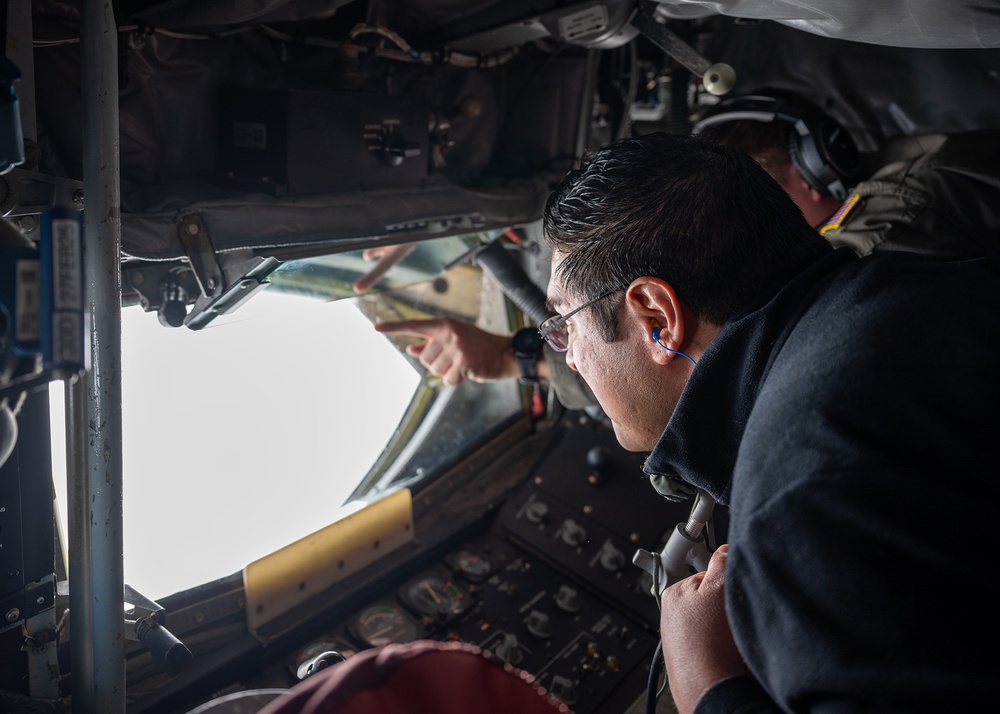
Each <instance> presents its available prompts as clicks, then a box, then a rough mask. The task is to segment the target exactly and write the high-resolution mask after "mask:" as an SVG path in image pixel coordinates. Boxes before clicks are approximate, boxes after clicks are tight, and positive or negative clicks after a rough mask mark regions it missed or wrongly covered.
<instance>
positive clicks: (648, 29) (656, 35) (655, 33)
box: [632, 12, 736, 96]
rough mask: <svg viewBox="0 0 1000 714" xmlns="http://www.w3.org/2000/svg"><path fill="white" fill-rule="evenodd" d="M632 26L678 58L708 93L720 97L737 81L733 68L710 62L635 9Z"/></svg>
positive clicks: (724, 64) (722, 63) (721, 63)
mask: <svg viewBox="0 0 1000 714" xmlns="http://www.w3.org/2000/svg"><path fill="white" fill-rule="evenodd" d="M632 25H633V26H634V27H635V28H636V29H638V30H639V32H641V33H642V34H644V35H645V36H646V37H647V38H648V39H649V41H650V42H652V43H653V44H654V45H656V46H657V47H659V48H660V49H661V50H663V51H664V52H666V53H667V54H668V55H670V56H671V57H673V58H674V59H675V60H677V61H678V62H679V63H680V64H681V65H683V66H684V67H685V68H687V69H688V70H689V71H690V72H691V73H692V74H694V76H695V77H698V78H699V79H700V80H701V86H703V87H704V88H705V91H707V92H708V93H709V94H714V95H716V96H721V95H723V94H726V93H727V92H728V91H729V90H730V89H732V88H733V85H734V84H736V70H734V69H733V68H732V66H730V65H728V64H726V63H725V62H716V63H715V64H713V63H711V62H709V61H708V60H707V59H705V57H703V56H702V55H701V54H700V53H699V52H698V51H697V50H696V49H695V48H694V47H692V46H691V45H689V44H688V43H687V42H685V41H684V40H682V39H681V38H680V37H678V36H677V35H675V34H674V33H673V32H671V31H670V30H668V29H667V28H666V27H664V26H663V25H661V24H660V23H659V22H657V21H656V20H654V19H653V18H652V17H650V16H648V15H646V14H644V13H642V12H637V13H635V15H634V16H633V17H632Z"/></svg>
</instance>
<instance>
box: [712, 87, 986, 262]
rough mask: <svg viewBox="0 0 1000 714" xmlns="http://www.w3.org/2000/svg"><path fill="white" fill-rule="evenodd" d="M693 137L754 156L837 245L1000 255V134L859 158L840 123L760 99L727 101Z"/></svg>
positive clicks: (934, 136) (913, 140) (973, 134)
mask: <svg viewBox="0 0 1000 714" xmlns="http://www.w3.org/2000/svg"><path fill="white" fill-rule="evenodd" d="M693 133H694V134H699V135H701V136H702V137H704V138H708V139H712V140H714V141H716V142H718V143H720V144H726V145H729V146H733V147H736V148H738V149H741V150H743V151H745V152H746V153H748V154H750V156H752V157H753V158H754V159H756V160H757V162H758V163H760V164H761V165H762V166H763V167H764V168H765V169H766V170H767V172H768V173H769V174H770V175H771V176H772V178H774V179H775V180H776V181H777V182H778V183H779V184H781V186H782V188H784V189H785V191H787V192H788V194H789V195H790V196H791V197H792V200H793V201H795V203H796V205H797V206H798V207H799V209H800V210H801V211H802V213H803V215H804V216H805V217H806V220H807V221H808V222H809V223H810V224H811V225H813V226H814V227H815V228H816V229H817V230H818V231H819V232H820V234H821V235H823V237H824V238H826V239H827V241H829V242H830V243H831V244H833V245H834V246H835V247H840V246H848V247H850V248H852V249H854V251H855V252H856V253H858V254H860V255H867V254H868V253H872V252H874V251H878V250H905V251H910V252H914V253H922V254H925V255H929V256H931V257H935V258H941V259H946V260H958V259H964V258H977V257H983V256H996V255H998V254H1000V131H997V130H993V129H986V130H977V131H966V132H960V133H951V134H948V133H931V134H918V135H912V136H910V135H906V136H903V135H901V136H894V137H891V138H889V139H888V140H887V141H886V142H885V143H884V144H883V145H882V146H881V147H880V148H879V149H878V150H877V151H875V152H873V153H871V154H861V153H860V152H859V151H858V148H857V145H856V143H855V141H854V139H853V138H852V137H851V134H850V133H849V132H848V131H847V130H846V129H845V128H844V127H843V126H842V125H841V124H840V123H839V122H837V121H836V120H835V119H834V118H832V117H830V116H828V115H826V114H824V113H823V112H821V111H819V110H818V109H817V108H815V107H813V106H811V105H809V104H808V103H807V102H805V101H804V100H801V99H798V98H791V97H784V96H781V95H780V94H777V93H765V92H761V93H755V94H749V95H743V96H735V97H730V98H727V99H724V100H722V101H720V102H719V103H718V104H717V105H715V106H713V107H711V108H710V109H709V110H708V111H707V112H705V114H704V115H703V116H702V118H701V119H699V120H698V121H697V122H695V124H694V127H693Z"/></svg>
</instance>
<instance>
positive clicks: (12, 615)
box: [7, 607, 21, 622]
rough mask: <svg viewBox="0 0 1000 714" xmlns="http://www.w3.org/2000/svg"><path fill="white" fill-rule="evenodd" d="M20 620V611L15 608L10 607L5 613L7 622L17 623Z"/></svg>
mask: <svg viewBox="0 0 1000 714" xmlns="http://www.w3.org/2000/svg"><path fill="white" fill-rule="evenodd" d="M20 618H21V611H20V610H18V609H17V608H16V607H12V608H11V609H10V610H8V611H7V622H17V620H19V619H20Z"/></svg>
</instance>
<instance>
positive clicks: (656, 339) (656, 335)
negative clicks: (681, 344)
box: [649, 317, 698, 365]
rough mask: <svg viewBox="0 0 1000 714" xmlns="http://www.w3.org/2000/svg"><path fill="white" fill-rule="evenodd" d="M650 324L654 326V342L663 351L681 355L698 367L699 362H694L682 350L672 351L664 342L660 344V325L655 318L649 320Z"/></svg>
mask: <svg viewBox="0 0 1000 714" xmlns="http://www.w3.org/2000/svg"><path fill="white" fill-rule="evenodd" d="M649 324H650V325H652V326H653V335H652V336H653V342H655V343H656V344H658V345H659V346H660V347H662V348H663V349H665V350H666V351H667V352H673V353H674V354H675V355H680V356H681V357H684V358H685V359H687V360H690V362H691V364H693V365H697V364H698V363H697V362H695V361H694V359H692V358H691V356H690V355H686V354H684V353H683V352H681V351H680V350H672V349H670V348H669V347H667V346H666V345H665V344H663V343H662V342H660V323H658V322H657V321H656V318H653V317H651V318H649Z"/></svg>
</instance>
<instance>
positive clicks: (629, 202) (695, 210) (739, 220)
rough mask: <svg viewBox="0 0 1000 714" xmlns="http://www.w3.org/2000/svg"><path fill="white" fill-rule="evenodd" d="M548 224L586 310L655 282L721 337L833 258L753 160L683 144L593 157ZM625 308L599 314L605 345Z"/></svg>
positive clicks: (569, 183) (630, 146)
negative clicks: (800, 275)
mask: <svg viewBox="0 0 1000 714" xmlns="http://www.w3.org/2000/svg"><path fill="white" fill-rule="evenodd" d="M543 221H544V229H545V236H546V239H547V240H548V241H549V243H550V244H551V245H552V248H553V250H554V251H557V252H559V253H560V254H561V262H560V264H559V267H558V274H557V276H558V278H559V280H560V282H561V283H562V284H563V285H564V286H565V288H566V289H567V290H568V291H570V292H571V293H572V294H574V295H576V296H577V297H579V298H580V299H593V298H596V297H597V296H598V295H600V294H601V293H603V292H606V291H608V290H609V289H612V288H616V287H618V288H621V289H624V288H626V287H628V285H629V284H630V283H631V282H632V281H633V280H635V279H636V278H638V277H641V276H654V277H658V278H661V279H663V280H666V281H667V282H668V283H670V284H671V285H672V286H673V288H674V290H675V291H676V292H677V295H678V297H679V298H680V299H681V300H682V301H683V302H684V303H685V304H686V305H687V306H688V308H690V309H691V311H692V312H694V314H695V315H697V316H698V317H700V318H702V319H704V320H706V321H708V322H710V323H713V324H716V325H722V324H723V323H725V322H726V321H727V320H729V319H730V318H731V317H733V316H734V315H735V314H736V313H737V312H738V311H739V310H740V308H741V307H742V306H743V305H745V304H746V303H747V301H748V300H749V299H750V298H751V297H752V296H753V295H754V294H755V293H757V292H758V291H760V290H761V289H763V288H764V287H765V286H766V285H767V284H768V283H770V282H771V281H773V280H774V279H775V278H776V277H777V276H778V275H780V274H782V273H785V272H787V271H791V270H793V269H801V267H802V266H804V265H806V264H808V263H810V262H812V261H813V260H815V259H816V258H817V257H819V256H820V255H822V254H823V253H825V252H828V251H830V250H831V247H830V246H829V244H827V242H826V241H824V240H823V239H822V238H821V237H820V236H819V234H818V233H817V232H816V231H815V230H813V228H811V227H810V226H809V224H808V223H806V220H805V219H804V218H803V217H802V213H801V211H799V209H798V208H797V207H796V205H795V204H794V203H793V202H792V199H791V198H789V197H788V194H787V193H785V191H784V189H782V188H781V186H779V185H778V184H777V183H776V182H775V181H774V179H772V178H771V177H770V176H769V175H768V174H767V173H766V172H765V171H764V170H763V169H762V168H761V167H760V165H759V164H758V163H757V162H756V161H754V160H753V159H751V158H750V157H749V156H748V155H746V154H745V153H743V152H742V151H739V150H737V149H733V148H730V147H727V146H722V145H719V144H716V143H714V142H711V141H707V140H705V139H701V138H699V137H691V136H680V135H676V134H666V133H656V134H649V135H646V136H643V137H638V138H630V139H623V140H621V141H618V142H615V143H614V144H611V145H610V146H608V147H606V148H604V149H602V150H600V151H598V152H597V153H596V154H594V155H593V156H592V157H590V158H589V159H587V160H586V161H584V163H583V165H582V166H581V167H580V168H579V169H576V170H574V171H571V172H570V173H569V174H568V175H567V176H566V177H565V178H564V179H563V180H562V182H561V183H560V184H559V185H558V186H557V187H556V189H555V190H554V191H553V193H552V194H551V195H550V196H549V199H548V201H547V203H546V206H545V211H544V216H543ZM621 302H622V301H621V299H620V298H619V299H613V298H609V299H608V300H602V301H599V302H598V303H597V304H596V305H595V307H594V311H595V313H596V314H597V316H598V321H599V325H600V329H601V330H602V332H603V333H604V337H605V339H607V340H609V341H613V340H615V339H616V338H617V332H616V323H617V321H616V319H615V317H616V313H617V311H618V308H619V307H620V305H621Z"/></svg>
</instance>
